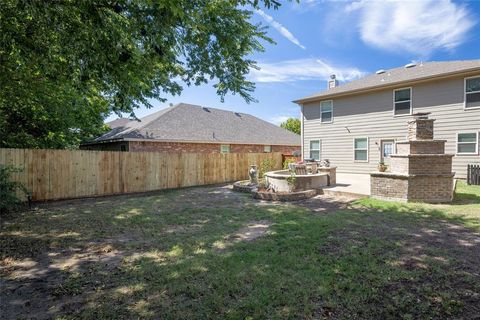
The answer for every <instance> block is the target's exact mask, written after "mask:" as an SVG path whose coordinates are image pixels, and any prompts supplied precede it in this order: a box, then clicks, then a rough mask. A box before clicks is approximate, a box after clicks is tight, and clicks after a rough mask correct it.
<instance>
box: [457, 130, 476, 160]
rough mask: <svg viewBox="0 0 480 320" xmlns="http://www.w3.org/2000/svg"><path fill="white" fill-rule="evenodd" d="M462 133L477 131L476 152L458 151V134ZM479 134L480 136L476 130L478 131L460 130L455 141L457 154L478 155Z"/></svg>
mask: <svg viewBox="0 0 480 320" xmlns="http://www.w3.org/2000/svg"><path fill="white" fill-rule="evenodd" d="M462 133H475V138H476V142H475V152H458V135H459V134H462ZM478 136H479V132H476V131H460V132H457V141H456V143H455V155H457V156H476V155H478V143H479V142H478ZM460 143H473V142H460Z"/></svg>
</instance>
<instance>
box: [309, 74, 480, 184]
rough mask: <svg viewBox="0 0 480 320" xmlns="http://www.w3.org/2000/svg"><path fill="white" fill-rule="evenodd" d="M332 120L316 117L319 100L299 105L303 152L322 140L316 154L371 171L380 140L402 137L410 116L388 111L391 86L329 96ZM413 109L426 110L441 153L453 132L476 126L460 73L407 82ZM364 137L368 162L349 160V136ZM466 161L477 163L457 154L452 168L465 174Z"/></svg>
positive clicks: (479, 117)
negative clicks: (441, 144)
mask: <svg viewBox="0 0 480 320" xmlns="http://www.w3.org/2000/svg"><path fill="white" fill-rule="evenodd" d="M333 105H334V117H335V120H334V122H333V123H321V122H320V101H318V102H315V103H309V104H305V105H304V107H303V110H304V114H303V124H304V134H303V137H304V156H305V157H308V156H309V154H310V150H309V147H310V143H309V141H310V140H321V141H322V153H321V157H322V159H330V161H331V163H332V165H334V166H337V167H338V168H337V170H338V172H363V173H368V172H371V171H374V170H376V166H377V164H378V162H379V161H380V141H381V140H382V139H395V140H397V141H399V140H405V137H406V135H407V120H409V119H412V117H410V116H394V115H393V90H392V89H388V90H383V91H378V92H375V93H370V94H363V95H356V96H349V97H344V98H338V99H333ZM412 105H413V113H416V112H431V115H430V117H431V118H434V119H436V121H435V123H434V128H435V139H444V140H447V143H446V146H445V151H446V153H451V154H455V153H456V139H457V133H458V132H479V131H480V109H473V110H464V78H463V77H458V78H454V79H445V80H440V81H433V82H429V83H423V84H418V85H414V86H412ZM362 137H368V138H369V140H368V141H369V161H368V162H355V161H354V146H353V143H354V138H362ZM469 163H476V164H479V163H480V156H479V155H457V156H455V157H454V158H453V170H454V171H455V172H456V173H457V177H459V178H465V176H466V167H467V164H469Z"/></svg>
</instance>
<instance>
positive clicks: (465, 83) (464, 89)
mask: <svg viewBox="0 0 480 320" xmlns="http://www.w3.org/2000/svg"><path fill="white" fill-rule="evenodd" d="M473 78H480V75H476V76H471V77H466V78H463V110H464V111H466V110H477V109H480V106H479V107H470V108H467V80H468V79H473ZM477 92H480V91H474V92H469V93H477ZM460 133H463V132H460Z"/></svg>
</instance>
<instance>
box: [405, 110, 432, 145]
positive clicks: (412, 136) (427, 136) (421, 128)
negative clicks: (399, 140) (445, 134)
mask: <svg viewBox="0 0 480 320" xmlns="http://www.w3.org/2000/svg"><path fill="white" fill-rule="evenodd" d="M429 114H430V113H416V114H414V115H413V116H414V117H415V119H413V120H410V121H408V137H407V138H408V140H410V141H412V140H432V139H433V122H434V121H435V120H434V119H428V115H429Z"/></svg>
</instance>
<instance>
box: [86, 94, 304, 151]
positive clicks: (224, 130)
mask: <svg viewBox="0 0 480 320" xmlns="http://www.w3.org/2000/svg"><path fill="white" fill-rule="evenodd" d="M125 120H126V121H125ZM107 124H108V125H110V127H111V128H112V130H111V131H109V132H107V133H105V134H104V135H102V136H100V137H98V138H97V139H95V140H93V141H92V142H90V143H88V144H94V143H98V142H108V141H116V140H152V141H176V142H206V143H239V144H263V145H291V146H296V145H298V146H300V136H299V135H297V134H294V133H292V132H290V131H287V130H285V129H283V128H280V127H278V126H276V125H274V124H271V123H269V122H266V121H263V120H261V119H259V118H257V117H254V116H252V115H249V114H246V113H239V112H232V111H226V110H221V109H214V108H206V107H201V106H196V105H191V104H185V103H180V104H177V105H175V106H173V107H169V108H166V109H163V110H160V111H158V112H155V113H152V114H151V115H148V116H146V117H144V118H141V119H140V121H136V120H128V119H117V120H114V121H112V122H109V123H107Z"/></svg>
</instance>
